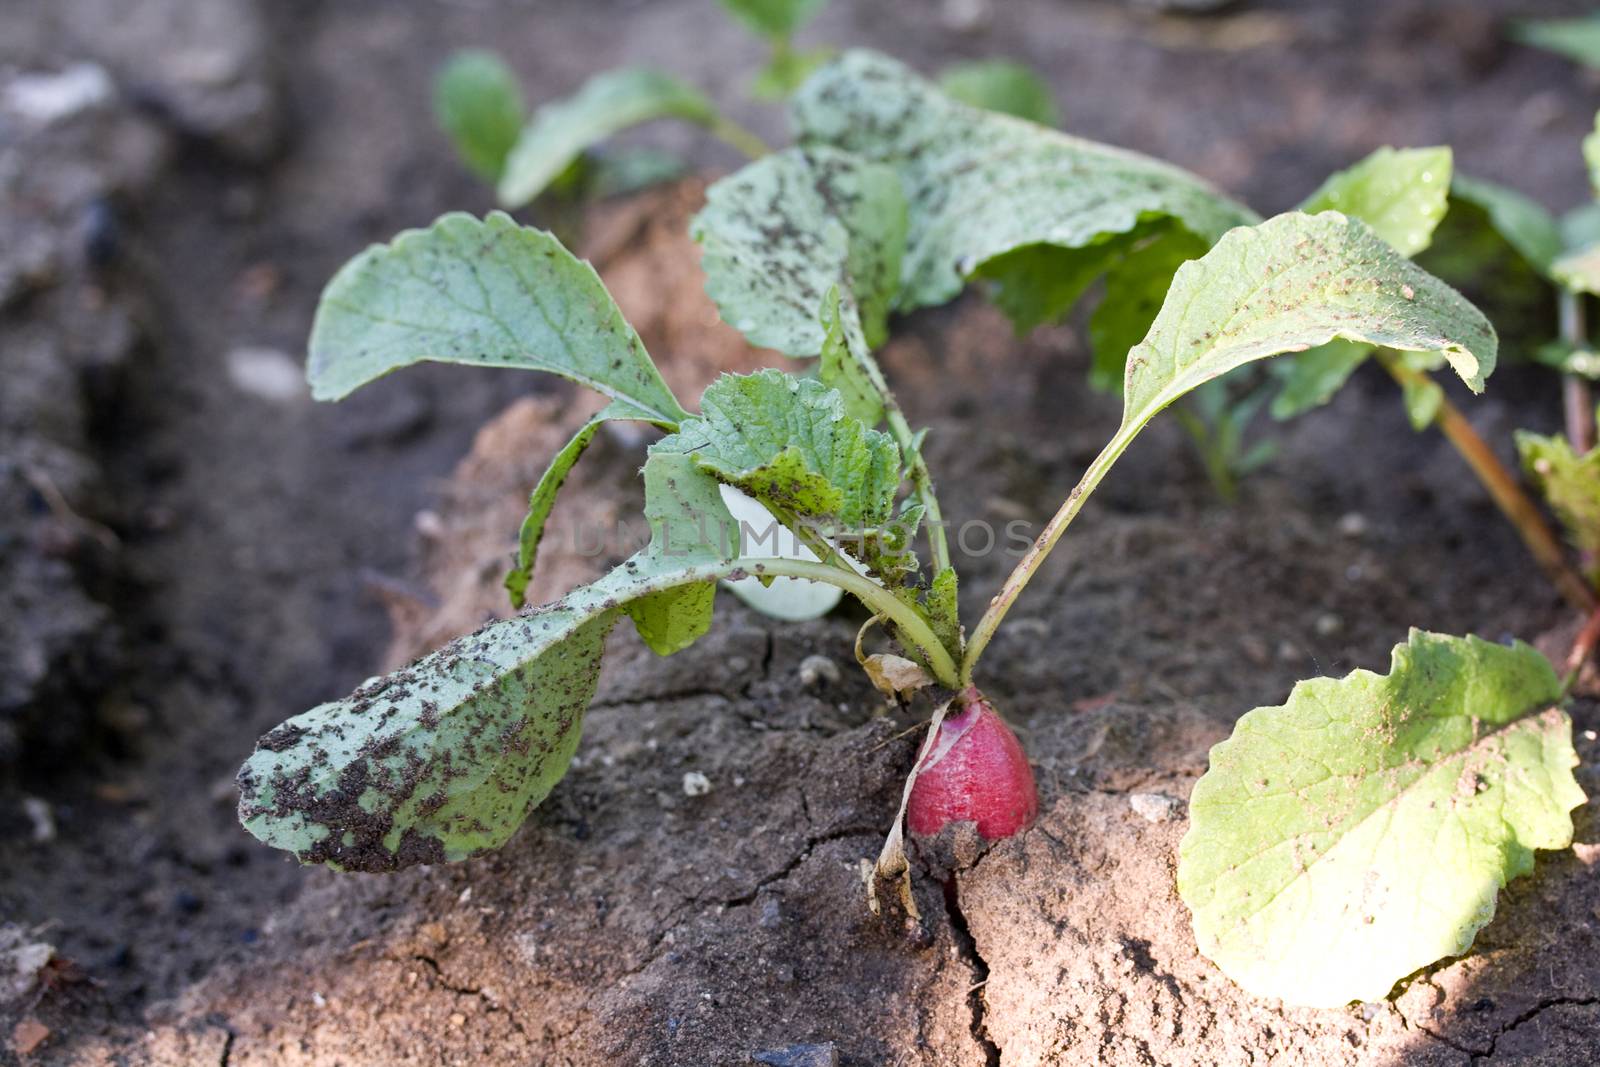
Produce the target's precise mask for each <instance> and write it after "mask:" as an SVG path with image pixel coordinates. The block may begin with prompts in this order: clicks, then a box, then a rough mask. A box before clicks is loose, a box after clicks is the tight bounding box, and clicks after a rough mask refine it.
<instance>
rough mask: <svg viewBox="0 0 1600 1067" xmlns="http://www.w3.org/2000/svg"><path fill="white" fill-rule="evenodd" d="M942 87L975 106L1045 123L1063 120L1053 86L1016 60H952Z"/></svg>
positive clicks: (942, 80)
mask: <svg viewBox="0 0 1600 1067" xmlns="http://www.w3.org/2000/svg"><path fill="white" fill-rule="evenodd" d="M939 88H940V89H941V90H942V91H943V92H944V94H945V95H946V96H949V97H952V98H954V99H956V100H959V101H961V102H962V103H963V104H971V105H972V106H973V107H981V108H983V109H985V110H987V111H998V112H1000V113H1001V114H1002V115H1014V116H1016V117H1017V118H1019V119H1027V120H1028V121H1029V122H1037V123H1038V124H1039V125H1041V126H1059V125H1060V124H1061V110H1060V109H1059V108H1058V107H1056V101H1055V95H1054V94H1053V93H1052V92H1051V91H1050V86H1048V85H1046V84H1045V82H1044V79H1042V78H1040V77H1039V76H1038V75H1037V74H1035V73H1034V72H1033V71H1032V70H1029V69H1028V68H1027V67H1026V66H1024V65H1023V64H1021V63H1017V62H1015V61H1013V60H1009V59H979V60H974V61H972V62H969V63H955V64H952V65H951V66H948V67H946V68H945V69H944V73H943V74H941V75H940V76H939Z"/></svg>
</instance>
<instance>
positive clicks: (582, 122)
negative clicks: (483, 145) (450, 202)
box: [498, 67, 718, 208]
mask: <svg viewBox="0 0 1600 1067" xmlns="http://www.w3.org/2000/svg"><path fill="white" fill-rule="evenodd" d="M717 118H718V115H717V109H716V106H715V105H713V104H712V103H711V101H710V100H708V99H706V97H705V94H703V93H701V92H700V90H698V89H696V88H694V87H693V86H690V85H685V84H684V83H683V82H681V81H679V80H678V79H676V78H674V77H672V76H670V75H668V74H663V73H661V72H660V71H656V70H648V69H643V68H633V67H630V68H626V69H623V70H612V71H607V72H606V73H604V74H599V75H596V76H595V77H593V78H591V79H589V81H588V82H587V83H586V84H585V85H584V86H583V88H582V89H579V90H578V92H577V93H575V94H574V95H572V96H570V97H568V98H567V99H565V100H558V101H556V102H555V103H550V104H546V105H544V106H543V107H541V108H539V109H538V110H537V111H535V112H534V115H533V118H532V120H531V121H530V122H529V123H528V124H527V125H526V126H525V127H523V129H522V133H521V135H520V136H519V137H518V138H517V143H516V145H515V146H514V147H513V148H512V149H511V153H510V155H509V156H508V157H507V158H506V163H505V171H504V173H503V174H502V175H501V177H500V184H499V188H498V194H499V198H500V204H501V206H502V207H507V208H519V207H522V206H524V205H525V204H528V203H530V202H531V201H532V200H533V199H534V197H536V196H538V195H539V194H540V193H541V192H543V191H544V190H545V188H546V187H547V186H549V185H550V183H551V182H553V181H555V180H556V178H557V177H558V176H560V174H561V173H562V172H563V171H565V170H566V169H567V167H569V166H571V165H572V163H573V162H574V161H575V160H576V159H577V158H578V157H579V156H580V155H582V154H583V152H584V150H585V149H588V148H592V147H593V146H594V145H597V144H599V143H600V142H601V141H604V140H605V139H606V138H608V137H611V136H612V135H614V134H617V133H621V132H622V131H623V130H626V129H628V128H630V127H633V126H639V125H642V124H644V123H646V122H653V121H655V120H656V119H685V120H687V121H689V122H694V123H698V124H699V125H701V126H706V127H711V126H715V125H716V124H717Z"/></svg>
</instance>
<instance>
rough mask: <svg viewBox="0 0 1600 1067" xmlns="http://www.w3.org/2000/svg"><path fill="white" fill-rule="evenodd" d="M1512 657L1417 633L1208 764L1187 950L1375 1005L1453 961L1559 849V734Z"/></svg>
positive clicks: (1562, 760)
mask: <svg viewBox="0 0 1600 1067" xmlns="http://www.w3.org/2000/svg"><path fill="white" fill-rule="evenodd" d="M1560 699H1561V682H1560V679H1558V678H1557V677H1556V673H1555V671H1554V670H1553V669H1552V668H1551V666H1550V664H1549V663H1548V662H1547V661H1546V660H1545V659H1544V657H1543V656H1541V655H1539V653H1538V652H1536V651H1534V650H1533V649H1532V648H1530V647H1529V646H1527V645H1524V644H1521V643H1518V644H1516V645H1515V646H1514V647H1510V648H1507V647H1505V646H1503V645H1493V644H1489V643H1487V642H1484V641H1480V640H1478V639H1477V638H1473V637H1468V638H1457V637H1448V636H1443V635H1438V634H1430V633H1424V632H1422V631H1417V630H1413V631H1412V633H1411V636H1410V638H1409V640H1408V641H1407V642H1406V643H1405V644H1403V645H1399V646H1397V647H1396V648H1395V650H1394V657H1393V663H1392V666H1391V668H1390V672H1389V674H1387V675H1378V674H1374V673H1372V672H1371V671H1364V670H1358V671H1355V672H1353V673H1351V674H1349V675H1347V676H1346V677H1344V678H1338V679H1334V678H1316V679H1312V680H1309V681H1304V682H1301V683H1299V684H1298V685H1296V686H1295V688H1294V691H1293V692H1292V693H1290V695H1289V700H1288V702H1287V703H1285V704H1283V705H1282V706H1279V707H1267V708H1257V709H1256V710H1254V711H1252V712H1249V713H1248V714H1246V715H1245V716H1243V717H1242V718H1241V719H1240V720H1239V721H1238V723H1237V725H1236V726H1235V727H1234V731H1233V736H1232V737H1231V738H1230V739H1229V740H1227V741H1224V742H1222V743H1221V744H1219V745H1217V746H1216V747H1215V748H1213V749H1212V750H1211V769H1210V770H1209V771H1208V772H1207V773H1206V775H1205V776H1204V777H1203V778H1201V779H1200V781H1199V783H1197V784H1196V786H1195V789H1194V793H1193V795H1192V797H1191V798H1190V802H1189V811H1190V820H1191V821H1190V828H1189V831H1188V833H1187V834H1186V835H1185V836H1184V839H1183V842H1182V844H1181V846H1180V848H1179V856H1180V862H1179V867H1178V889H1179V892H1180V894H1181V895H1182V896H1183V899H1184V901H1185V903H1187V904H1188V905H1189V908H1190V910H1191V911H1192V912H1193V913H1194V928H1195V938H1196V940H1197V941H1198V943H1199V946H1200V951H1201V952H1202V953H1204V954H1205V955H1206V956H1207V957H1208V958H1210V959H1211V960H1213V961H1214V962H1215V963H1216V964H1217V965H1218V966H1219V967H1221V968H1222V970H1223V972H1224V973H1226V974H1227V975H1228V977H1230V978H1232V979H1233V980H1234V981H1235V982H1238V983H1239V984H1240V985H1241V986H1243V987H1244V988H1245V989H1247V990H1249V991H1250V992H1252V993H1254V994H1257V995H1259V996H1271V997H1279V998H1282V999H1283V1000H1285V1001H1287V1002H1289V1003H1292V1004H1298V1005H1305V1006H1311V1007H1334V1006H1337V1005H1340V1004H1344V1003H1346V1002H1348V1001H1352V1000H1378V999H1381V998H1383V997H1384V996H1386V995H1387V994H1388V993H1389V990H1390V988H1391V987H1392V986H1393V985H1394V983H1395V982H1396V981H1398V980H1399V979H1401V978H1403V977H1405V976H1406V975H1408V974H1410V973H1412V972H1413V971H1415V970H1417V969H1418V968H1421V967H1425V966H1427V965H1428V964H1430V963H1432V962H1434V961H1435V960H1438V959H1440V958H1443V957H1445V956H1452V955H1457V954H1460V953H1462V952H1465V951H1466V950H1467V948H1468V946H1470V945H1471V944H1472V940H1473V938H1474V936H1475V935H1476V934H1477V932H1478V930H1479V929H1481V928H1482V927H1483V926H1484V925H1485V924H1486V923H1487V922H1488V921H1489V920H1490V919H1491V918H1492V917H1493V915H1494V909H1495V896H1496V894H1497V893H1498V892H1499V890H1500V888H1501V887H1502V886H1503V885H1505V883H1506V882H1507V881H1509V880H1510V879H1512V878H1515V877H1517V876H1518V875H1523V874H1527V873H1529V872H1531V871H1532V869H1533V850H1534V849H1540V848H1546V849H1550V848H1564V847H1566V846H1567V845H1568V844H1570V843H1571V841H1572V818H1571V815H1570V812H1571V811H1572V809H1573V808H1575V807H1577V806H1578V805H1580V804H1582V803H1583V802H1584V799H1585V798H1584V795H1583V791H1582V790H1581V789H1579V788H1578V785H1577V782H1576V781H1575V780H1574V779H1573V776H1572V768H1573V767H1575V766H1576V765H1577V756H1576V754H1575V753H1574V752H1573V749H1572V724H1571V721H1570V720H1569V719H1568V718H1567V716H1566V714H1565V713H1563V712H1562V711H1560V710H1559V709H1558V708H1556V707H1554V706H1552V705H1554V704H1555V702H1557V701H1558V700H1560Z"/></svg>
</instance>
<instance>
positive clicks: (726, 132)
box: [709, 113, 772, 159]
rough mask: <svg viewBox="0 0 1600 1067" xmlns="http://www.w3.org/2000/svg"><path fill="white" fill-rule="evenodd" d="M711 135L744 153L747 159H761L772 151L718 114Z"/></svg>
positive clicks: (749, 133) (712, 123) (735, 123)
mask: <svg viewBox="0 0 1600 1067" xmlns="http://www.w3.org/2000/svg"><path fill="white" fill-rule="evenodd" d="M709 129H710V130H711V134H712V136H714V137H718V138H720V139H721V140H723V141H725V142H727V143H728V144H730V145H732V146H733V147H734V148H737V149H738V150H739V151H740V152H742V153H744V155H745V158H746V159H760V158H761V157H762V156H764V155H766V154H767V153H769V152H771V151H772V148H771V146H770V145H768V144H767V142H765V141H763V140H762V139H761V138H760V137H757V136H756V135H755V134H753V133H751V132H750V131H749V130H747V129H745V128H744V127H743V126H741V125H739V124H738V123H737V122H734V121H733V120H732V119H730V118H729V117H728V116H726V115H723V114H720V113H719V114H718V115H717V117H716V118H715V119H713V120H712V122H711V125H710V127H709Z"/></svg>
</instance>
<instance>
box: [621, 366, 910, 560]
mask: <svg viewBox="0 0 1600 1067" xmlns="http://www.w3.org/2000/svg"><path fill="white" fill-rule="evenodd" d="M650 452H651V454H652V455H661V454H684V455H690V456H693V457H694V461H695V463H696V464H697V465H698V466H699V467H700V469H702V470H704V471H707V472H709V473H710V474H711V475H712V476H713V477H715V478H716V479H717V480H718V481H721V482H725V483H726V484H728V485H732V486H734V487H736V488H738V489H740V490H742V491H744V492H746V493H748V494H749V495H750V496H752V497H754V498H755V499H756V500H757V501H759V502H760V503H761V504H762V505H764V506H765V507H768V508H770V509H772V510H773V511H774V512H775V513H778V514H779V515H780V517H781V516H782V515H784V514H788V515H794V516H797V517H799V518H801V519H805V520H810V521H811V522H812V523H814V524H817V525H819V526H821V527H823V532H824V533H825V534H827V533H833V532H839V533H846V534H852V535H854V534H860V533H861V532H862V531H865V530H870V529H876V528H879V527H883V526H885V525H886V524H887V523H888V522H889V520H890V519H891V518H892V517H893V515H894V500H895V495H896V493H897V491H898V490H899V486H900V450H899V448H897V447H896V446H895V443H894V441H893V439H891V438H890V437H889V435H888V434H884V433H879V432H878V431H876V430H872V429H868V428H867V427H866V426H864V425H863V424H862V423H861V420H859V419H856V418H852V417H851V416H849V415H848V414H846V413H845V410H844V401H843V399H842V398H841V397H840V395H839V394H838V392H836V391H835V390H832V389H829V388H828V387H827V386H825V385H823V384H822V383H821V382H817V381H814V380H812V379H808V378H795V377H793V376H791V375H788V374H784V373H783V372H782V371H779V370H772V369H768V370H761V371H756V372H755V373H754V374H744V375H733V374H724V375H723V376H722V377H720V378H718V379H717V380H716V381H715V382H712V383H711V385H710V386H708V387H707V388H706V391H705V395H704V396H702V397H701V398H700V414H699V415H697V416H692V417H690V418H688V419H686V420H684V422H683V423H682V425H681V426H680V428H679V430H678V432H677V433H675V434H673V435H671V436H669V437H665V438H662V439H661V440H660V441H657V442H656V443H655V444H654V445H652V446H651V448H650Z"/></svg>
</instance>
